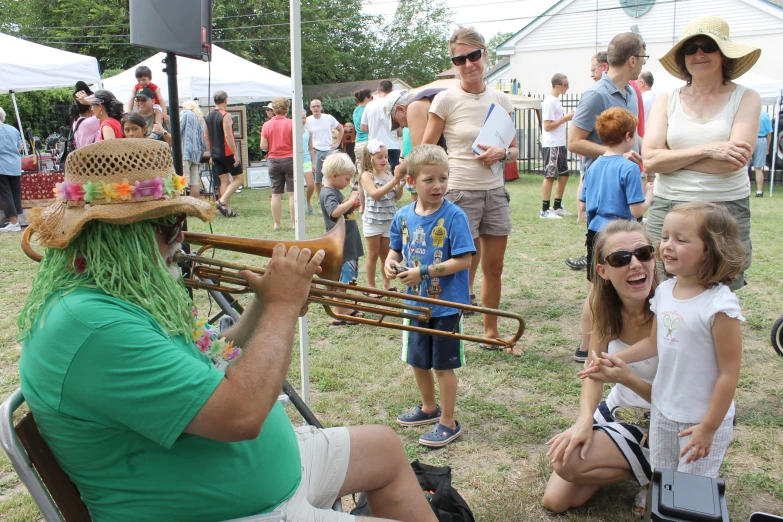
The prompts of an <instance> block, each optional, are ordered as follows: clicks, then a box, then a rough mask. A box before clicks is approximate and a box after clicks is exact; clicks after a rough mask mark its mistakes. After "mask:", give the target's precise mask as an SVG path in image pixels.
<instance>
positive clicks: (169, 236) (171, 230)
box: [158, 214, 188, 245]
mask: <svg viewBox="0 0 783 522" xmlns="http://www.w3.org/2000/svg"><path fill="white" fill-rule="evenodd" d="M187 217H188V215H187V214H179V215H178V216H177V219H176V221H174V223H166V222H163V221H161V222H159V223H158V230H160V231H161V233H162V234H163V237H164V239H165V240H166V244H167V245H170V244H172V243H174V242H176V241H177V238H178V237H179V233H180V232H182V226H183V225H184V224H185V219H187Z"/></svg>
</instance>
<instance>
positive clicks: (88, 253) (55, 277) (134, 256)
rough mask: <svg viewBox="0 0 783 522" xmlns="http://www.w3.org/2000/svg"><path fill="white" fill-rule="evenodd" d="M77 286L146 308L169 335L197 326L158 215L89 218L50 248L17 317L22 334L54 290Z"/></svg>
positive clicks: (184, 332) (24, 333)
mask: <svg viewBox="0 0 783 522" xmlns="http://www.w3.org/2000/svg"><path fill="white" fill-rule="evenodd" d="M172 218H173V217H172ZM78 287H85V288H97V289H99V290H101V291H102V292H104V293H106V294H107V295H110V296H112V297H114V298H117V299H121V300H123V301H128V302H130V303H133V304H135V305H136V306H139V307H141V308H143V309H144V310H146V311H147V312H149V314H150V315H151V316H152V317H153V318H154V319H155V320H156V321H158V323H160V324H161V326H162V327H163V328H164V329H165V330H166V331H167V332H168V333H169V335H172V336H174V335H179V334H184V335H187V336H189V335H191V332H192V331H193V328H194V326H195V318H194V317H193V313H192V307H193V303H192V301H191V300H190V297H189V296H188V294H187V292H186V291H185V288H184V286H183V285H182V284H181V283H180V282H179V281H177V280H175V279H174V278H173V277H172V275H171V272H169V269H168V267H167V266H166V263H165V261H164V260H163V257H162V256H161V254H160V250H159V249H158V242H157V240H156V238H155V226H154V222H153V221H140V222H137V223H131V224H129V225H113V224H109V223H104V222H101V221H90V222H88V223H86V224H85V225H84V227H83V229H82V231H81V233H79V234H78V235H77V236H76V237H75V238H74V239H73V241H71V243H70V244H69V245H68V246H67V247H66V248H63V249H57V248H48V249H46V253H45V255H44V258H43V260H42V261H41V265H40V267H39V268H38V272H37V273H36V274H35V277H34V278H33V283H32V289H31V291H30V295H28V296H27V302H26V303H25V305H24V308H22V311H21V313H20V314H19V319H18V320H17V326H18V327H19V337H18V339H19V340H20V341H21V340H23V339H25V338H27V337H29V335H30V331H31V329H32V328H33V325H34V324H35V322H36V320H37V319H38V317H39V315H41V314H44V313H45V310H44V309H43V306H44V303H45V302H46V300H47V299H48V298H49V296H51V295H52V294H54V293H55V292H58V291H61V290H72V289H75V288H78Z"/></svg>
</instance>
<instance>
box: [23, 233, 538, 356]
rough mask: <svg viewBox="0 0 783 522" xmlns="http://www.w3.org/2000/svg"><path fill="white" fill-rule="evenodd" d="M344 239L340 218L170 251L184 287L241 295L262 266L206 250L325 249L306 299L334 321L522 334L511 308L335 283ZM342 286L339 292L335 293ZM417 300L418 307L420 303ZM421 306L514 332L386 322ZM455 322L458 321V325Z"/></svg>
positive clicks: (419, 311)
mask: <svg viewBox="0 0 783 522" xmlns="http://www.w3.org/2000/svg"><path fill="white" fill-rule="evenodd" d="M32 233H33V232H32V231H31V230H30V227H28V228H27V230H26V231H25V233H24V234H23V235H22V249H23V250H24V251H25V253H26V254H27V255H28V256H29V257H30V258H31V259H34V260H36V261H40V259H41V256H40V255H39V254H38V253H37V252H35V250H33V249H32V247H31V246H30V244H29V240H30V236H31V235H32ZM344 237H345V222H344V220H343V219H340V220H339V221H338V223H337V225H335V227H334V228H333V229H332V230H330V231H329V232H328V233H326V234H324V235H323V236H320V237H317V238H314V239H308V240H302V241H280V240H276V239H253V238H244V237H233V236H220V235H212V234H200V233H195V232H185V241H186V242H188V243H194V244H198V245H203V246H202V247H201V248H200V249H199V250H198V252H196V253H195V254H186V253H184V252H182V251H180V252H178V253H176V254H174V258H173V260H174V261H175V262H177V263H183V262H187V263H191V264H192V276H191V277H188V278H185V280H184V282H185V284H186V285H188V286H191V287H193V288H196V289H207V290H216V291H219V292H223V293H228V294H242V293H248V292H252V290H251V289H250V288H249V287H248V286H247V284H246V282H245V280H244V279H243V278H242V277H240V276H239V274H238V272H239V271H240V270H248V271H251V272H253V273H256V274H262V275H263V274H264V273H265V272H266V270H265V269H263V268H258V267H254V266H249V265H244V264H241V263H234V262H230V261H223V260H220V259H213V258H211V257H207V256H204V255H203V254H204V252H205V251H207V250H209V249H221V250H229V251H233V252H242V253H246V254H252V255H257V256H262V257H271V255H272V250H273V249H274V247H275V245H277V244H279V243H282V244H283V245H285V247H286V248H290V247H292V246H297V247H299V248H309V249H310V250H311V251H312V252H317V251H318V250H324V251H325V252H326V256H325V257H324V260H323V262H322V263H321V273H320V274H319V277H318V278H316V279H313V282H312V284H311V287H310V296H309V300H310V301H312V302H314V303H318V304H321V305H323V307H324V310H326V313H327V314H328V315H329V316H330V317H332V318H334V319H337V320H341V321H346V322H352V323H359V324H367V325H370V326H380V327H383V328H392V329H396V330H406V331H409V332H419V333H423V334H429V335H440V336H444V337H453V338H457V339H461V340H464V341H471V342H477V343H483V344H490V345H495V346H501V347H506V348H508V347H512V346H514V345H515V344H516V342H517V341H518V340H519V338H520V337H521V336H522V333H523V332H524V331H525V321H524V319H522V316H520V315H519V314H515V313H512V312H505V311H502V310H495V309H492V308H484V307H480V306H471V305H465V304H460V303H453V302H450V301H443V300H440V299H432V298H429V297H420V296H416V295H407V294H402V293H400V292H393V291H388V290H379V289H376V288H370V287H364V286H359V285H355V284H346V283H340V282H338V281H336V280H337V279H339V277H340V271H341V269H342V258H343V255H342V249H343V239H344ZM338 290H343V291H338ZM363 292H367V293H375V294H379V295H381V296H383V297H385V298H387V299H380V298H373V297H367V296H365V295H363ZM406 300H407V301H413V302H415V303H417V304H414V305H411V304H409V303H405V301H406ZM418 303H420V304H421V305H419V304H418ZM424 305H440V306H448V307H450V308H453V309H455V310H456V311H457V312H459V313H460V315H462V314H464V313H465V312H475V313H480V314H487V315H495V316H498V317H505V318H509V319H513V320H515V321H517V325H518V326H517V331H516V333H515V334H514V335H513V336H512V337H510V338H508V339H495V338H487V337H480V336H475V335H468V334H464V333H461V332H459V331H457V330H456V328H458V326H457V327H455V330H453V331H451V332H444V331H441V330H432V329H430V328H423V327H419V326H412V325H409V324H404V323H403V324H401V323H395V322H390V321H387V320H385V319H386V318H387V317H396V318H399V319H410V320H417V321H427V320H429V319H430V308H429V307H428V306H424ZM333 307H342V308H350V309H352V310H360V311H362V312H364V313H367V314H373V315H374V316H377V318H369V317H355V316H351V315H347V314H339V313H337V312H335V311H334V310H333ZM457 324H458V325H459V322H458V323H457Z"/></svg>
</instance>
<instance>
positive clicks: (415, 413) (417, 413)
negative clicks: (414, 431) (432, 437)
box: [397, 404, 440, 426]
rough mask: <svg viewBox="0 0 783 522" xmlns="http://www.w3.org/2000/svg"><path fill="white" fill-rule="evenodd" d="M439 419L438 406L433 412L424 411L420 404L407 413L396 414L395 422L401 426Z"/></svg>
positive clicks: (428, 422)
mask: <svg viewBox="0 0 783 522" xmlns="http://www.w3.org/2000/svg"><path fill="white" fill-rule="evenodd" d="M439 420H440V406H438V407H437V409H436V410H435V411H434V412H433V413H425V412H424V411H423V410H422V409H421V404H420V405H418V406H416V407H415V408H413V409H412V410H411V411H409V412H408V413H403V414H401V415H399V416H397V423H399V424H402V425H403V426H421V425H422V424H432V423H433V422H438V421H439Z"/></svg>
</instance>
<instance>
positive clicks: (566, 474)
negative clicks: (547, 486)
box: [552, 452, 582, 483]
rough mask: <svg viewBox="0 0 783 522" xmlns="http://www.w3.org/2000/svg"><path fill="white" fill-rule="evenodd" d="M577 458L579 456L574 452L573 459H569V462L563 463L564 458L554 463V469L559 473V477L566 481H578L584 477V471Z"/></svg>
mask: <svg viewBox="0 0 783 522" xmlns="http://www.w3.org/2000/svg"><path fill="white" fill-rule="evenodd" d="M574 453H576V452H574ZM577 459H578V457H577V456H576V455H573V454H572V455H571V459H569V461H568V463H567V464H563V461H562V460H557V461H555V462H553V463H552V469H553V470H554V472H555V473H557V476H558V477H560V478H561V479H563V480H565V481H566V482H577V483H578V482H579V479H581V477H582V471H581V469H580V468H579V466H578V462H576V461H577Z"/></svg>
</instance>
